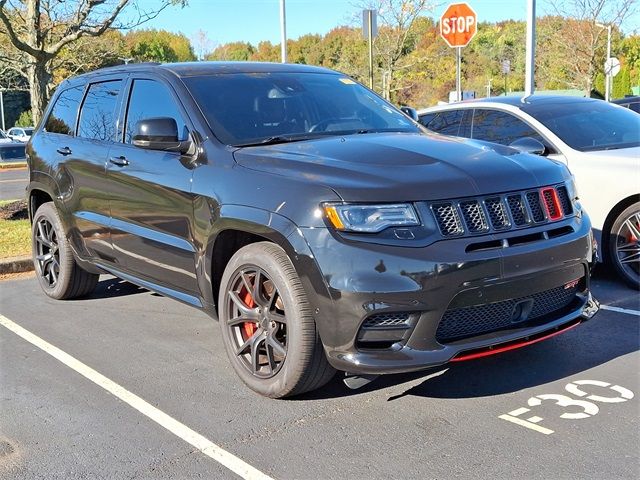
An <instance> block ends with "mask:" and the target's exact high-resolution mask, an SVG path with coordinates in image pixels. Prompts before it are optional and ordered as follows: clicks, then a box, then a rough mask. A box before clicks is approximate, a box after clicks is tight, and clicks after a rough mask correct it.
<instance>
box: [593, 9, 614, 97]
mask: <svg viewBox="0 0 640 480" xmlns="http://www.w3.org/2000/svg"><path fill="white" fill-rule="evenodd" d="M596 27H600V28H606V29H607V58H606V59H605V62H606V61H608V60H609V59H610V58H611V24H610V23H609V24H607V25H605V24H603V23H598V22H596ZM604 73H605V75H606V77H605V86H604V89H605V94H604V98H605V100H606V101H607V102H608V101H609V100H611V74H610V73H609V72H607V71H606V70H605V72H604Z"/></svg>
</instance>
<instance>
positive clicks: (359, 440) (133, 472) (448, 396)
mask: <svg viewBox="0 0 640 480" xmlns="http://www.w3.org/2000/svg"><path fill="white" fill-rule="evenodd" d="M601 270H602V269H601ZM593 291H594V294H595V296H596V297H597V298H598V299H599V300H600V301H601V302H602V303H603V304H604V305H606V306H607V307H608V308H614V309H617V311H614V310H604V309H603V310H602V311H601V312H599V313H598V315H597V316H596V317H595V318H594V319H593V320H592V321H590V322H588V323H585V324H583V325H581V326H579V327H578V328H576V329H573V330H571V331H569V332H567V333H565V334H563V335H560V336H557V337H554V338H552V339H549V340H547V341H545V342H542V343H539V344H536V345H532V346H529V347H526V348H522V349H519V350H516V351H512V352H507V353H504V354H502V355H497V356H494V357H487V358H484V359H479V360H476V361H470V362H462V363H459V364H455V365H453V366H451V367H450V368H448V369H439V370H434V371H428V372H422V373H419V374H411V375H392V376H385V377H381V378H379V379H378V380H376V381H374V382H372V383H371V384H369V385H367V386H366V387H364V388H362V389H360V390H355V391H351V390H348V389H347V388H346V387H345V386H344V385H343V383H342V382H341V380H340V377H336V378H335V379H334V381H332V383H330V384H329V385H328V386H327V387H325V388H324V389H322V390H320V391H317V392H312V393H309V394H306V395H304V396H302V397H298V398H295V399H292V400H270V399H266V398H261V397H259V396H257V395H256V394H254V393H252V392H251V391H250V390H248V389H247V388H246V387H244V385H243V384H242V383H241V382H240V381H239V380H238V379H237V378H236V376H235V374H234V372H233V370H232V369H231V367H230V365H229V363H228V361H227V358H226V354H225V352H224V349H223V345H222V343H221V339H220V337H219V335H218V331H219V330H218V328H219V327H218V324H217V322H215V321H214V320H212V319H210V318H209V317H207V316H206V315H204V314H203V313H201V312H199V311H197V310H194V309H192V308H190V307H187V306H184V305H182V304H179V303H178V302H175V301H173V300H170V299H167V298H163V297H161V296H158V295H156V294H153V293H150V292H148V291H146V290H143V289H140V288H138V287H135V286H133V285H131V284H128V283H126V282H123V281H120V280H118V279H113V278H111V277H106V276H105V277H102V281H101V282H100V284H99V287H98V289H97V291H96V292H95V293H94V294H93V295H92V296H91V297H90V298H87V299H83V300H76V301H66V302H59V301H54V300H51V299H49V298H47V297H45V295H44V294H43V293H41V291H40V289H39V287H38V285H37V283H36V280H35V278H33V276H28V277H26V278H20V279H13V280H5V281H3V282H0V315H1V316H2V318H4V319H6V320H7V321H9V322H11V323H12V324H16V325H19V326H20V327H22V328H24V329H26V330H27V331H28V332H31V333H33V334H35V335H37V336H38V337H40V338H41V339H42V340H43V341H46V342H48V343H49V344H51V345H53V346H55V347H57V348H58V349H60V350H62V351H63V352H65V353H66V354H68V355H70V356H72V357H73V358H74V359H76V360H78V361H80V362H82V363H83V364H84V365H86V366H88V367H90V368H91V369H93V370H95V371H96V372H99V374H101V375H103V376H104V377H107V379H109V380H110V381H112V382H115V383H116V384H118V385H119V386H121V387H122V388H123V389H126V391H128V392H130V393H132V394H135V395H136V396H137V397H139V398H140V399H142V400H143V401H146V402H148V404H150V405H152V406H154V407H156V408H157V409H158V410H159V411H161V412H163V414H166V415H168V416H170V417H171V418H173V419H175V420H177V421H179V422H181V423H182V424H183V425H184V426H186V427H188V428H190V429H192V430H193V431H195V432H197V433H198V434H200V435H202V436H204V437H206V439H208V440H210V441H211V442H213V443H215V444H216V445H217V446H219V447H220V448H221V449H224V451H226V452H229V453H232V454H233V455H235V456H237V457H238V458H239V459H241V460H243V461H244V462H247V463H248V464H250V465H251V466H253V467H255V468H256V469H257V470H259V471H260V472H263V473H264V474H265V475H268V476H271V477H273V478H282V479H284V478H305V479H306V478H323V479H324V478H346V479H350V478H356V479H360V478H474V479H475V478H489V477H492V478H505V479H506V478H509V479H511V478H515V477H521V478H541V479H542V478H544V479H549V478H553V479H556V478H571V479H574V478H598V479H600V478H607V479H617V478H621V479H622V478H637V477H638V474H639V460H638V451H639V446H640V428H639V425H638V423H639V413H640V409H639V403H638V395H639V394H640V380H639V376H638V366H639V359H640V357H639V354H638V347H639V344H640V340H639V338H640V335H639V333H640V322H639V320H640V318H639V317H638V314H637V311H638V310H640V300H639V297H638V293H637V292H635V291H633V290H630V289H629V288H627V287H626V286H624V285H622V283H620V282H618V281H617V280H616V279H615V278H614V277H613V276H611V274H609V273H607V272H602V271H601V272H600V273H598V274H597V275H596V277H595V279H594V281H593ZM7 321H5V323H4V324H0V478H12V479H13V478H20V479H22V478H25V479H36V478H47V479H49V478H60V479H63V478H64V479H75V478H136V479H138V478H142V479H144V478H168V479H183V478H206V479H208V478H237V477H236V476H235V474H234V473H232V472H231V471H230V470H229V469H228V468H226V467H225V466H223V465H222V464H221V463H219V462H218V461H216V460H214V459H213V458H211V456H207V455H205V454H203V453H202V452H201V451H200V450H198V449H197V448H195V447H194V446H193V445H192V444H190V443H188V442H187V441H185V440H184V439H183V438H180V436H177V435H176V434H175V432H174V433H172V432H171V431H170V429H167V428H165V427H164V426H162V425H161V424H160V423H158V422H157V421H154V420H153V418H150V417H149V416H145V415H143V414H142V413H141V412H140V411H138V410H136V409H135V408H133V407H132V406H131V405H130V404H129V403H126V401H123V400H122V398H124V397H118V396H116V394H118V392H117V391H116V393H115V394H114V393H109V392H108V391H107V390H105V389H104V388H103V387H102V386H99V385H98V384H96V383H94V381H91V380H90V379H89V378H87V377H85V376H82V375H81V374H79V373H78V371H76V370H74V369H73V368H70V367H69V366H67V365H65V364H63V363H61V362H60V361H58V360H56V359H55V358H53V357H52V356H51V355H50V354H49V353H46V352H45V351H43V350H42V349H41V348H39V347H38V346H36V345H34V344H33V343H30V342H29V341H27V340H25V339H24V338H22V337H20V336H18V335H16V333H14V331H12V330H10V329H8V328H7V327H6V325H7Z"/></svg>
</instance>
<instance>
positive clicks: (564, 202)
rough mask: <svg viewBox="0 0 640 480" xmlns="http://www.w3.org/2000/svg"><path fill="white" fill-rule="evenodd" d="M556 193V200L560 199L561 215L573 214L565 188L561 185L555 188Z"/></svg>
mask: <svg viewBox="0 0 640 480" xmlns="http://www.w3.org/2000/svg"><path fill="white" fill-rule="evenodd" d="M556 192H558V198H559V199H560V206H561V207H562V211H563V213H564V214H565V215H571V214H572V213H573V208H571V199H570V198H569V192H568V191H567V187H565V186H564V185H561V186H559V187H558V188H556Z"/></svg>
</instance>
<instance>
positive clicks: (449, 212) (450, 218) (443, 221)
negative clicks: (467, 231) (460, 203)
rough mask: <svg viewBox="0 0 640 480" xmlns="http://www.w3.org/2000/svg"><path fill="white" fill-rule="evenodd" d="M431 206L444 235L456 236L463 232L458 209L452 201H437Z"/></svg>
mask: <svg viewBox="0 0 640 480" xmlns="http://www.w3.org/2000/svg"><path fill="white" fill-rule="evenodd" d="M431 208H432V210H433V213H434V215H435V217H436V221H437V222H438V228H440V233H442V235H444V236H445V237H454V236H456V235H461V234H462V233H463V229H462V225H461V223H460V218H459V216H458V212H457V209H456V207H455V206H454V204H453V203H452V202H443V203H435V204H433V205H432V206H431Z"/></svg>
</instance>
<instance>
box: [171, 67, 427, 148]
mask: <svg viewBox="0 0 640 480" xmlns="http://www.w3.org/2000/svg"><path fill="white" fill-rule="evenodd" d="M184 82H185V83H186V85H187V87H188V88H189V89H190V91H191V93H192V95H193V96H194V98H195V99H196V101H197V102H198V104H199V105H200V108H201V109H202V112H203V113H204V115H205V117H206V119H207V121H208V122H209V125H210V126H211V129H212V130H213V132H214V133H215V135H216V137H218V139H219V140H220V141H221V142H223V143H226V144H227V145H235V146H247V145H254V144H266V143H280V142H286V141H296V140H305V139H309V138H317V137H319V136H323V135H349V134H356V133H370V132H419V130H418V127H416V126H415V125H414V124H413V123H412V122H411V120H409V118H407V117H406V116H405V115H404V114H403V113H401V112H400V111H398V110H397V109H396V108H395V107H393V106H392V105H390V104H388V103H387V102H385V101H384V100H382V99H381V98H380V97H378V96H377V95H376V94H374V93H373V92H371V91H369V90H367V89H366V88H364V87H363V86H362V85H360V84H358V83H357V82H355V81H353V80H351V79H350V78H348V77H345V76H342V75H334V74H324V73H302V74H301V73H239V74H218V75H208V76H197V77H187V78H185V79H184Z"/></svg>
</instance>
